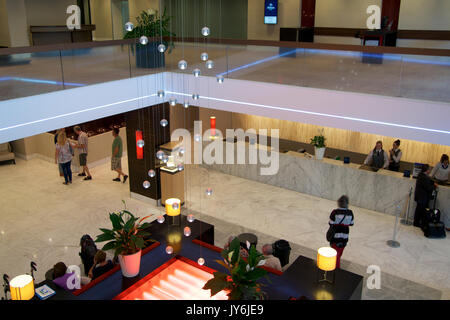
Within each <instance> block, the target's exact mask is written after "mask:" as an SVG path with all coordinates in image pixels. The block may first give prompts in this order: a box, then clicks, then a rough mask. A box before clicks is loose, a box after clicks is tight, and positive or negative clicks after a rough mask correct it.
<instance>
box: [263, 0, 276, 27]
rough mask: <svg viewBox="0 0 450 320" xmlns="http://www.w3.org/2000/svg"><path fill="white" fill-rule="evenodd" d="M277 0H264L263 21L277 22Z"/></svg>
mask: <svg viewBox="0 0 450 320" xmlns="http://www.w3.org/2000/svg"><path fill="white" fill-rule="evenodd" d="M277 20H278V0H265V6H264V23H265V24H277V23H278V21H277Z"/></svg>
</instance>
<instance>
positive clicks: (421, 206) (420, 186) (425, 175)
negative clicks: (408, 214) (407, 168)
mask: <svg viewBox="0 0 450 320" xmlns="http://www.w3.org/2000/svg"><path fill="white" fill-rule="evenodd" d="M429 173H430V167H429V166H428V164H424V165H422V170H421V172H420V173H419V175H418V176H417V182H416V190H415V191H414V201H416V203H417V207H416V212H415V213H414V226H415V227H419V228H421V227H422V224H423V221H424V213H425V209H426V208H428V203H429V202H430V200H431V195H432V193H433V190H434V188H435V183H434V182H433V180H431V179H430V177H429Z"/></svg>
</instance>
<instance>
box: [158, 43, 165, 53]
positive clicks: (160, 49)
mask: <svg viewBox="0 0 450 320" xmlns="http://www.w3.org/2000/svg"><path fill="white" fill-rule="evenodd" d="M158 51H159V52H161V53H163V52H164V51H166V46H165V45H164V44H163V43H161V44H160V45H159V46H158Z"/></svg>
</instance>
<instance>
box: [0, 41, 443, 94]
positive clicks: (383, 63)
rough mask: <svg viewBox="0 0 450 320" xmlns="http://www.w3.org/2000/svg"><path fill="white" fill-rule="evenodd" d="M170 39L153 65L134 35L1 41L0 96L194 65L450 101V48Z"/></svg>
mask: <svg viewBox="0 0 450 320" xmlns="http://www.w3.org/2000/svg"><path fill="white" fill-rule="evenodd" d="M172 40H174V42H175V47H174V48H173V50H172V51H171V52H170V53H169V52H166V53H165V54H164V55H165V64H164V65H163V66H162V65H160V66H158V65H157V66H154V67H153V68H143V67H139V64H141V63H142V62H143V60H144V62H152V60H153V62H154V63H155V62H157V61H158V59H160V58H158V57H160V55H161V53H159V52H153V53H149V54H146V55H141V54H138V53H137V51H136V40H135V39H130V40H114V41H101V42H86V43H71V44H60V45H45V46H34V47H20V48H5V49H0V100H8V99H14V98H20V97H27V96H32V95H36V94H42V93H47V92H52V91H56V90H65V89H71V88H76V87H81V86H86V85H91V84H95V83H101V82H107V81H113V80H120V79H126V78H132V77H136V76H142V75H147V74H153V73H159V72H164V71H171V72H183V73H186V74H192V71H193V69H195V68H199V69H200V70H201V75H202V76H205V75H206V76H216V75H223V76H224V77H225V78H229V79H242V80H251V81H262V82H271V83H279V84H285V85H294V86H302V87H312V88H321V89H329V90H342V91H350V92H359V93H369V94H377V95H386V96H395V97H404V98H411V99H420V100H431V101H441V102H450V50H444V49H420V48H397V47H372V46H354V45H332V44H318V43H299V42H280V41H262V40H230V39H207V41H205V40H204V39H203V38H202V39H197V38H185V39H179V38H175V39H172ZM149 41H150V43H149V45H148V49H147V50H148V51H151V48H153V47H152V46H151V43H152V41H155V42H158V41H159V40H157V39H149ZM202 52H207V53H208V55H209V59H211V60H212V61H214V67H213V68H212V69H207V68H206V67H205V62H204V61H201V60H200V54H201V53H202ZM158 55H159V56H158ZM181 59H184V60H186V61H187V62H188V68H187V69H186V70H183V71H182V70H180V69H179V68H178V62H179V61H180V60H181ZM145 60H147V61H145ZM154 63H153V64H154ZM156 64H157V63H156Z"/></svg>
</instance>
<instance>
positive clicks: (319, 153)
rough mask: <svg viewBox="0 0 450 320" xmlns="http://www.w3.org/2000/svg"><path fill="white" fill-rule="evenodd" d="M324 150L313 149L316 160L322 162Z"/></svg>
mask: <svg viewBox="0 0 450 320" xmlns="http://www.w3.org/2000/svg"><path fill="white" fill-rule="evenodd" d="M325 149H326V148H317V147H314V154H315V156H316V159H317V160H322V159H323V155H324V154H325Z"/></svg>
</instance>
